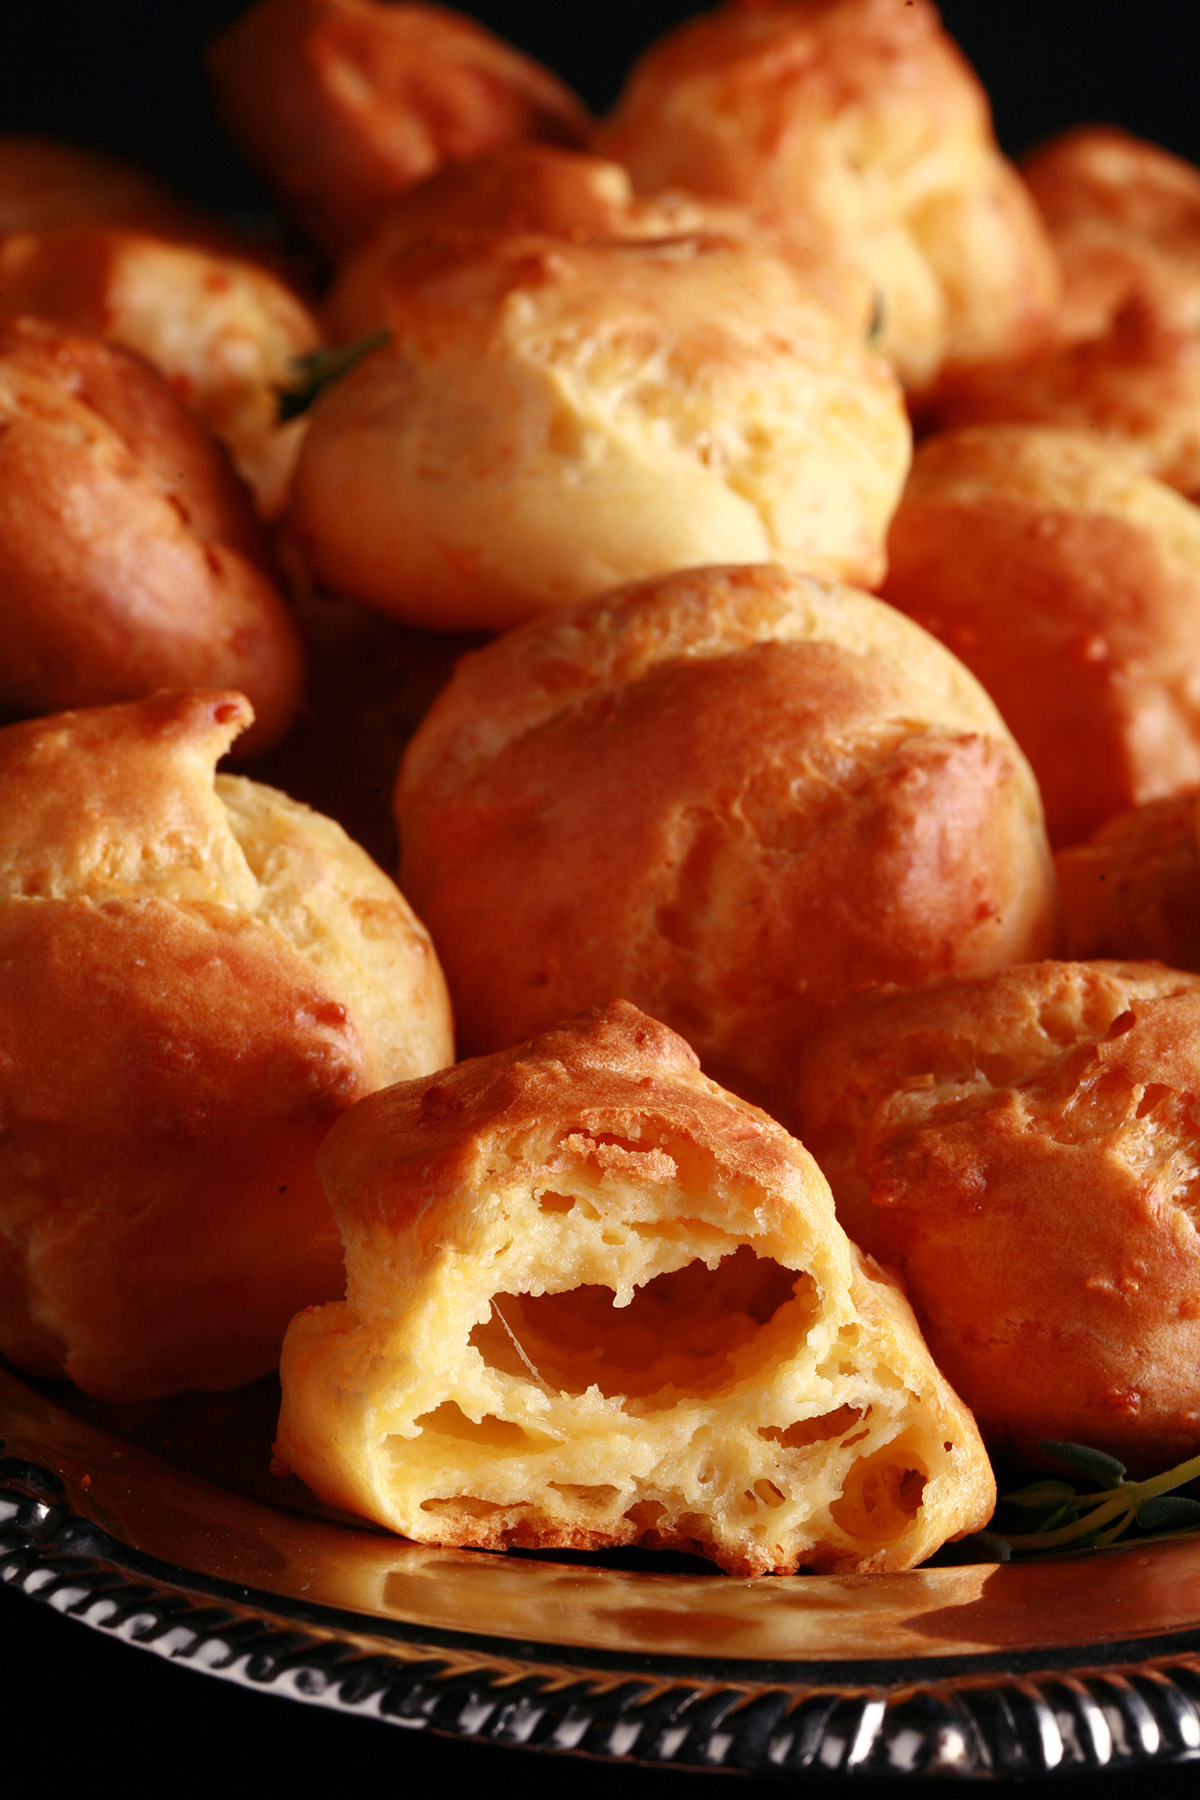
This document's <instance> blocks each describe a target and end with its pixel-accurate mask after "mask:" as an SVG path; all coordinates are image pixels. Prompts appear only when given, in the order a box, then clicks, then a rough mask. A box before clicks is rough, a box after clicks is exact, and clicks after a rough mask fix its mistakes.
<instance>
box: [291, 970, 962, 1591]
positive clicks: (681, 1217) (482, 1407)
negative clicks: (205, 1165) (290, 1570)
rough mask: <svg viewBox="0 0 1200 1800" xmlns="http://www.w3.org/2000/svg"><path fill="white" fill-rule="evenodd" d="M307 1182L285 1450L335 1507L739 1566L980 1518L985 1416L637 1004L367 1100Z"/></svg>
mask: <svg viewBox="0 0 1200 1800" xmlns="http://www.w3.org/2000/svg"><path fill="white" fill-rule="evenodd" d="M319 1168H320V1171H321V1174H322V1179H323V1180H324V1181H325V1184H326V1187H327V1190H328V1192H329V1194H330V1197H331V1201H332V1203H333V1206H334V1210H335V1212H336V1213H337V1215H338V1218H339V1224H340V1225H341V1229H342V1233H343V1237H344V1240H345V1243H346V1252H347V1299H346V1301H345V1302H344V1303H340V1304H334V1305H330V1306H325V1307H321V1308H315V1309H310V1310H309V1311H308V1312H306V1313H303V1314H301V1315H300V1316H299V1317H298V1318H297V1319H295V1320H294V1321H293V1323H292V1326H291V1328H290V1329H289V1332H288V1337H287V1340H286V1342H285V1349H284V1358H283V1364H282V1375H283V1389H284V1398H283V1411H282V1414H281V1418H280V1428H279V1441H278V1444H277V1446H276V1448H277V1455H278V1457H279V1459H280V1461H281V1463H282V1464H283V1465H284V1466H286V1467H288V1468H290V1469H292V1470H294V1471H295V1472H296V1473H297V1474H299V1475H301V1476H302V1477H303V1478H304V1479H305V1480H306V1481H307V1482H308V1483H309V1485H310V1486H311V1487H313V1488H314V1490H315V1491H316V1492H317V1493H319V1494H320V1495H321V1496H322V1497H323V1498H325V1499H326V1500H329V1501H331V1502H333V1503H334V1504H337V1505H339V1506H342V1507H347V1508H349V1509H351V1510H354V1511H358V1512H361V1513H365V1514H367V1515H368V1516H369V1517H372V1518H374V1519H377V1520H378V1521H379V1522H381V1523H383V1524H385V1525H387V1526H389V1527H390V1528H391V1529H393V1530H396V1531H399V1532H402V1533H403V1534H405V1535H406V1536H408V1537H412V1538H415V1539H417V1540H419V1541H422V1542H426V1543H437V1544H471V1545H476V1546H480V1547H485V1548H491V1549H500V1548H505V1547H507V1546H509V1545H514V1544H515V1545H526V1546H537V1547H543V1548H546V1547H554V1546H557V1547H566V1548H575V1549H596V1548H600V1547H603V1546H606V1545H616V1544H634V1543H637V1544H643V1545H650V1546H673V1547H676V1548H682V1549H687V1550H694V1551H697V1552H699V1553H700V1554H703V1555H705V1556H708V1557H711V1558H712V1559H713V1560H715V1561H716V1562H718V1563H719V1564H720V1565H721V1566H722V1567H723V1568H725V1569H726V1570H728V1571H730V1572H732V1573H735V1574H742V1575H755V1574H762V1573H765V1572H768V1571H774V1572H780V1573H787V1572H790V1571H792V1570H794V1569H796V1568H797V1567H799V1566H808V1567H813V1568H819V1569H840V1570H853V1571H863V1570H868V1569H895V1568H907V1567H910V1566H911V1565H912V1564H914V1563H916V1562H918V1561H920V1560H921V1559H922V1558H923V1557H925V1556H928V1555H929V1554H931V1552H932V1551H933V1550H934V1549H935V1548H936V1547H937V1546H938V1545H939V1544H940V1543H942V1542H944V1541H945V1539H946V1538H948V1537H951V1536H956V1535H961V1534H962V1533H963V1532H964V1531H967V1530H970V1529H973V1528H975V1527H977V1526H980V1525H982V1524H983V1523H984V1522H985V1521H986V1519H987V1517H988V1514H989V1511H990V1507H991V1504H992V1500H993V1498H994V1490H993V1487H992V1481H991V1473H990V1469H989V1466H988V1463H987V1458H986V1456H985V1454H984V1451H983V1448H982V1445H981V1444H980V1442H979V1439H978V1436H977V1433H976V1431H975V1428H974V1423H973V1421H972V1419H971V1417H970V1415H969V1414H968V1413H967V1412H966V1411H965V1409H963V1408H962V1406H961V1405H960V1403H959V1402H958V1401H957V1399H956V1397H955V1396H954V1394H953V1393H952V1391H951V1390H950V1389H949V1388H948V1387H947V1385H946V1384H945V1382H944V1381H943V1380H942V1378H941V1377H940V1375H939V1374H938V1372H937V1370H936V1369H935V1367H934V1365H933V1363H932V1361H931V1360H930V1359H929V1357H928V1355H927V1353H926V1351H925V1349H924V1346H923V1345H922V1343H921V1341H920V1338H919V1335H918V1334H917V1332H916V1329H915V1326H914V1324H913V1321H912V1318H911V1314H910V1313H909V1311H908V1308H907V1305H906V1303H905V1301H904V1300H903V1299H902V1297H901V1295H900V1293H899V1291H898V1290H897V1289H896V1288H895V1287H894V1286H892V1285H891V1284H890V1283H889V1282H887V1281H886V1280H884V1279H882V1278H881V1277H880V1276H879V1275H878V1273H877V1272H876V1271H874V1269H873V1267H871V1268H869V1267H868V1266H867V1265H866V1264H864V1262H863V1261H862V1259H860V1257H859V1256H858V1253H857V1252H856V1251H855V1249H854V1248H853V1246H852V1245H851V1244H850V1243H849V1241H848V1240H847V1239H846V1238H845V1236H844V1234H843V1233H842V1232H841V1230H840V1228H839V1227H838V1226H837V1224H836V1222H835V1221H834V1218H833V1212H832V1206H831V1202H830V1197H829V1193H828V1190H827V1188H826V1186H825V1183H824V1182H823V1180H822V1179H821V1177H820V1175H819V1173H818V1171H817V1169H816V1167H815V1165H814V1164H813V1163H812V1161H811V1159H810V1158H809V1157H808V1155H807V1153H806V1152H805V1151H804V1150H803V1149H802V1148H801V1146H800V1145H798V1144H797V1143H796V1142H795V1140H794V1139H792V1138H790V1137H789V1136H788V1135H787V1133H786V1132H784V1131H783V1130H782V1129H781V1128H780V1127H779V1126H777V1125H776V1124H774V1123H773V1122H772V1121H771V1120H769V1119H768V1118H767V1117H766V1116H765V1115H764V1114H762V1113H760V1112H758V1111H757V1110H756V1109H755V1108H753V1107H750V1106H747V1105H745V1104H744V1103H742V1102H740V1101H737V1100H735V1099H734V1098H733V1097H732V1096H730V1095H728V1094H725V1093H724V1092H723V1091H722V1090H721V1089H720V1088H718V1087H717V1086H716V1085H715V1084H714V1083H712V1082H710V1081H708V1080H707V1079H706V1078H705V1077H704V1076H702V1075H701V1074H700V1073H699V1072H698V1069H697V1067H696V1061H695V1058H694V1056H693V1055H692V1053H691V1052H690V1051H689V1050H688V1049H687V1048H686V1046H685V1045H684V1044H683V1043H682V1041H681V1040H680V1039H678V1038H677V1037H675V1036H674V1034H672V1033H671V1032H669V1031H668V1030H667V1029H666V1028H665V1027H664V1026H661V1025H659V1024H657V1023H656V1022H655V1021H653V1020H650V1019H648V1018H646V1017H645V1015H643V1014H641V1013H639V1012H638V1011H637V1010H636V1009H635V1008H634V1007H632V1006H629V1005H628V1004H627V1003H625V1002H613V1003H612V1004H611V1005H609V1006H607V1007H604V1008H599V1009H596V1010H595V1011H594V1012H591V1013H587V1014H584V1015H581V1017H580V1018H579V1019H577V1020H573V1021H571V1022H570V1023H569V1024H567V1025H565V1026H561V1027H559V1028H558V1029H556V1030H555V1031H552V1032H549V1033H547V1034H545V1035H544V1036H543V1037H542V1038H540V1039H536V1040H534V1041H533V1042H531V1043H529V1044H525V1045H521V1046H518V1047H517V1048H516V1049H514V1050H510V1051H506V1052H503V1053H501V1054H499V1055H496V1056H493V1057H487V1058H479V1059H476V1060H474V1061H471V1062H467V1063H464V1064H460V1065H459V1066H458V1067H457V1068H455V1069H453V1070H448V1071H446V1072H444V1073H443V1074H441V1075H439V1076H438V1077H436V1078H435V1080H434V1081H433V1082H429V1081H419V1082H410V1083H406V1084H403V1085H402V1086H399V1087H396V1088H393V1089H390V1090H388V1091H387V1092H386V1093H384V1094H380V1095H376V1096H374V1097H373V1098H371V1099H369V1100H367V1101H365V1102H363V1103H361V1104H360V1105H359V1106H358V1107H356V1108H355V1109H354V1110H353V1113H352V1114H351V1115H348V1116H347V1117H346V1119H345V1120H344V1121H343V1122H342V1123H341V1124H340V1125H339V1126H338V1128H337V1129H336V1130H335V1131H334V1132H333V1133H332V1134H331V1136H330V1138H329V1139H328V1140H327V1142H326V1146H325V1147H324V1149H323V1150H322V1153H321V1156H320V1159H319Z"/></svg>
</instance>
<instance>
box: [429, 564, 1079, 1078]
mask: <svg viewBox="0 0 1200 1800" xmlns="http://www.w3.org/2000/svg"><path fill="white" fill-rule="evenodd" d="M396 802H397V820H398V825H399V830H400V837H401V842H402V844H403V848H404V855H403V865H402V875H401V881H402V884H403V886H404V888H405V892H406V893H408V894H410V896H411V897H412V899H413V903H414V905H415V906H416V907H417V909H418V911H419V912H420V913H421V916H422V917H423V918H424V919H425V920H426V923H427V924H428V925H429V927H430V930H431V931H432V932H433V935H434V940H435V942H436V943H437V944H438V950H439V955H440V956H441V958H442V963H443V967H444V968H445V970H446V974H447V979H448V981H449V984H450V987H451V991H452V993H453V995H454V999H455V1010H456V1015H457V1018H458V1025H459V1030H460V1034H461V1045H462V1048H463V1050H464V1051H466V1052H476V1051H481V1050H494V1049H498V1048H500V1047H501V1046H502V1045H504V1044H509V1043H513V1042H515V1041H517V1040H518V1039H520V1038H522V1037H525V1036H528V1035H529V1034H531V1033H532V1032H534V1031H538V1030H544V1029H546V1028H547V1027H548V1026H550V1025H552V1024H553V1023H554V1022H555V1021H556V1020H558V1019H561V1018H564V1017H568V1016H570V1014H572V1013H573V1012H575V1011H578V1010H579V1009H580V1008H582V1007H584V1006H587V1005H597V1004H600V1003H602V1002H603V1001H605V1000H608V999H611V998H612V997H614V996H615V995H624V996H625V997H627V998H629V999H632V1000H633V1001H634V1002H635V1003H636V1004H637V1005H639V1006H641V1007H643V1008H644V1010H646V1011H647V1012H650V1013H652V1014H653V1015H654V1016H655V1017H657V1018H661V1019H663V1020H664V1021H665V1022H666V1023H667V1024H669V1025H671V1026H672V1027H673V1028H674V1029H675V1030H677V1031H680V1032H681V1033H682V1034H683V1035H684V1036H685V1037H686V1038H687V1039H688V1041H689V1042H690V1043H692V1044H693V1046H694V1047H695V1048H696V1050H698V1051H699V1053H700V1055H701V1057H702V1058H703V1059H704V1061H705V1063H706V1066H707V1067H708V1068H709V1070H710V1072H711V1073H712V1074H714V1075H716V1076H717V1077H718V1079H720V1080H723V1081H725V1082H726V1084H727V1085H732V1086H736V1087H738V1088H739V1091H745V1090H744V1085H743V1084H745V1083H747V1082H749V1083H750V1084H751V1086H750V1089H749V1091H750V1092H751V1093H752V1094H754V1095H755V1096H756V1097H757V1095H758V1094H760V1093H763V1092H764V1091H767V1092H769V1091H770V1090H771V1089H772V1088H773V1087H775V1086H776V1085H777V1083H778V1081H779V1078H780V1076H781V1075H783V1076H784V1078H785V1079H787V1077H786V1071H787V1070H788V1068H789V1066H790V1058H791V1056H792V1055H793V1053H794V1051H795V1047H796V1045H797V1043H798V1042H800V1041H802V1040H803V1038H804V1037H805V1036H807V1035H808V1034H809V1033H810V1032H811V1031H812V1029H813V1028H814V1026H815V1024H816V1022H817V1021H818V1020H819V1019H820V1018H821V1017H823V1016H824V1015H825V1014H826V1013H827V1011H828V1010H830V1009H831V1008H833V1007H836V1006H837V1005H838V1004H840V1003H842V1002H843V1001H844V1000H845V999H846V998H847V997H848V996H849V995H851V994H853V993H856V992H858V991H859V990H860V989H861V988H863V987H867V986H871V985H877V984H879V983H881V982H901V983H907V982H917V981H922V980H930V979H933V978H935V977H937V976H939V975H943V974H950V973H952V972H955V971H961V972H966V971H967V970H969V969H980V968H984V967H989V968H994V967H997V966H999V965H1000V964H1002V963H1004V962H1009V961H1015V960H1019V959H1021V958H1023V957H1027V956H1030V955H1043V954H1045V953H1046V952H1047V951H1048V950H1049V949H1050V947H1051V934H1052V929H1053V907H1054V900H1053V882H1052V873H1051V868H1050V862H1049V852H1048V849H1047V845H1046V841H1045V836H1044V831H1043V826H1042V823H1041V812H1040V802H1039V799H1038V795H1037V790H1036V786H1035V784H1034V782H1033V779H1032V776H1031V775H1030V773H1029V770H1028V767H1027V765H1026V764H1025V762H1024V759H1023V758H1022V757H1021V755H1020V753H1019V752H1018V751H1017V749H1016V747H1015V745H1014V744H1013V743H1012V740H1011V738H1010V737H1009V735H1008V732H1007V730H1006V728H1005V727H1004V725H1003V724H1002V722H1001V720H1000V718H999V715H998V714H997V713H996V711H995V709H994V707H993V706H992V704H991V702H990V701H989V700H988V699H987V697H986V695H984V693H983V691H982V689H981V688H980V687H979V686H978V685H977V683H976V682H975V681H974V679H973V678H972V677H971V676H970V675H969V674H968V673H967V671H966V670H965V669H964V668H963V666H962V664H961V663H959V662H958V661H957V659H955V658H954V657H952V656H951V655H950V654H949V653H948V652H947V651H945V650H944V649H943V647H942V646H941V645H939V644H938V643H937V642H936V640H935V639H933V638H931V637H930V636H929V635H928V634H927V633H925V632H922V631H920V629H919V628H918V627H915V626H913V625H912V623H911V621H909V620H907V619H905V618H904V617H903V615H902V614H900V613H898V612H896V611H895V610H894V609H892V608H890V607H885V606H884V605H883V604H882V603H881V602H880V601H877V600H873V599H871V598H870V597H869V596H867V595H865V594H861V593H857V592H856V591H854V590H853V589H850V588H826V587H824V586H822V585H821V584H820V583H817V582H814V581H806V580H804V579H803V578H801V577H798V576H794V575H790V574H789V573H787V572H786V571H784V570H781V569H778V568H775V567H771V566H767V567H750V568H713V569H697V570H684V571H681V572H679V573H677V574H675V575H672V576H669V577H665V578H663V579H661V580H658V581H652V582H644V583H641V584H638V585H637V586H634V587H631V588H627V589H623V590H621V591H620V592H618V593H616V594H612V595H608V596H606V597H604V598H603V599H600V600H597V601H593V602H591V603H590V604H588V605H586V606H580V607H576V608H571V609H564V610H563V611H561V612H559V613H556V614H554V615H548V616H547V617H545V618H543V619H539V620H534V621H531V622H530V623H529V624H528V625H526V626H524V627H522V628H521V630H519V631H516V632H512V633H510V634H509V635H508V636H507V637H505V638H502V639H500V640H498V641H496V642H494V643H492V644H490V645H488V646H486V647H485V648H484V649H483V650H482V651H479V652H478V653H476V654H475V655H473V656H469V657H466V658H464V659H463V660H462V662H460V663H459V665H458V667H457V669H456V671H455V673H454V676H453V677H452V679H451V681H450V683H449V684H448V686H447V687H446V688H445V689H444V690H443V692H442V694H441V695H440V696H439V698H438V699H437V700H436V701H435V703H434V705H433V707H432V708H431V709H430V711H429V713H428V714H427V715H426V717H425V719H424V720H423V721H422V723H421V725H420V726H419V727H418V730H417V732H416V734H415V735H414V737H413V740H412V743H411V744H410V746H409V750H408V752H407V755H406V758H405V762H404V764H403V767H402V769H401V775H400V781H399V783H398V786H397V793H396ZM754 1084H757V1085H754Z"/></svg>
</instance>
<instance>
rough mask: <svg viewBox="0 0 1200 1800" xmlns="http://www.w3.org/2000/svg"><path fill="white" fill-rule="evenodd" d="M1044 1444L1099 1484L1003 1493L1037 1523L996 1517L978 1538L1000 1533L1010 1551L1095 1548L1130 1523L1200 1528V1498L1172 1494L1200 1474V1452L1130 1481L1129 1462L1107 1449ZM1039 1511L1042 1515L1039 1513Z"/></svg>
mask: <svg viewBox="0 0 1200 1800" xmlns="http://www.w3.org/2000/svg"><path fill="white" fill-rule="evenodd" d="M1040 1447H1041V1449H1042V1451H1043V1452H1044V1453H1045V1454H1046V1455H1047V1456H1052V1457H1054V1459H1055V1460H1056V1461H1057V1462H1062V1463H1066V1464H1067V1465H1068V1466H1069V1467H1072V1468H1075V1469H1078V1470H1079V1472H1080V1473H1081V1474H1082V1475H1085V1476H1086V1477H1087V1478H1088V1479H1089V1480H1090V1481H1093V1482H1096V1483H1098V1484H1100V1485H1098V1486H1097V1487H1096V1489H1095V1490H1094V1491H1092V1492H1085V1493H1082V1494H1081V1493H1078V1492H1077V1491H1076V1490H1075V1489H1074V1488H1073V1487H1071V1486H1070V1484H1069V1483H1067V1482H1065V1481H1057V1480H1048V1481H1035V1482H1032V1483H1031V1484H1030V1485H1029V1486H1028V1487H1024V1488H1018V1489H1017V1490H1016V1492H1015V1493H1012V1494H1005V1495H1004V1496H1003V1501H1004V1503H1005V1504H1006V1505H1010V1506H1015V1507H1017V1508H1018V1509H1019V1510H1020V1511H1022V1512H1024V1513H1026V1514H1027V1515H1029V1516H1030V1523H1031V1524H1033V1529H1032V1530H1031V1531H1022V1532H1012V1531H1000V1530H999V1529H998V1528H997V1526H996V1523H995V1521H994V1520H993V1522H992V1524H991V1526H990V1527H989V1529H988V1531H987V1532H986V1533H982V1532H981V1533H977V1534H976V1537H975V1538H974V1539H973V1540H972V1542H973V1543H974V1544H980V1545H981V1544H982V1540H983V1539H984V1538H985V1537H986V1538H989V1539H995V1538H999V1539H1001V1540H1002V1541H1003V1542H1004V1543H1006V1544H1007V1545H1008V1550H1009V1555H1010V1556H1011V1555H1024V1554H1036V1553H1038V1552H1045V1551H1050V1550H1088V1549H1094V1548H1097V1547H1098V1546H1101V1545H1104V1544H1111V1543H1113V1542H1114V1541H1115V1540H1116V1539H1117V1538H1119V1537H1120V1535H1121V1533H1122V1532H1123V1531H1126V1530H1128V1528H1129V1527H1130V1526H1131V1525H1136V1526H1137V1527H1138V1528H1139V1529H1140V1530H1142V1531H1148V1532H1153V1531H1198V1530H1200V1500H1191V1499H1188V1498H1187V1496H1186V1495H1174V1494H1173V1490H1174V1489H1176V1488H1181V1487H1185V1486H1186V1485H1187V1483H1188V1482H1190V1481H1197V1480H1200V1456H1193V1457H1191V1458H1189V1460H1188V1461H1187V1462H1182V1463H1177V1464H1176V1466H1175V1467H1174V1468H1173V1469H1167V1470H1166V1471H1165V1472H1164V1473H1163V1474H1161V1475H1151V1476H1148V1477H1147V1478H1146V1480H1144V1481H1130V1480H1129V1478H1128V1476H1127V1475H1126V1473H1125V1465H1124V1464H1123V1463H1121V1462H1118V1460H1117V1458H1116V1457H1115V1456H1109V1455H1108V1454H1107V1452H1105V1451H1103V1450H1093V1449H1092V1448H1090V1446H1089V1445H1087V1444H1061V1443H1051V1442H1048V1441H1047V1442H1044V1443H1042V1445H1041V1446H1040ZM1167 1496H1172V1497H1170V1498H1168V1497H1167ZM1039 1512H1040V1513H1041V1514H1042V1517H1041V1518H1040V1519H1036V1515H1037V1514H1038V1513H1039ZM1035 1520H1036V1522H1035Z"/></svg>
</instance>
